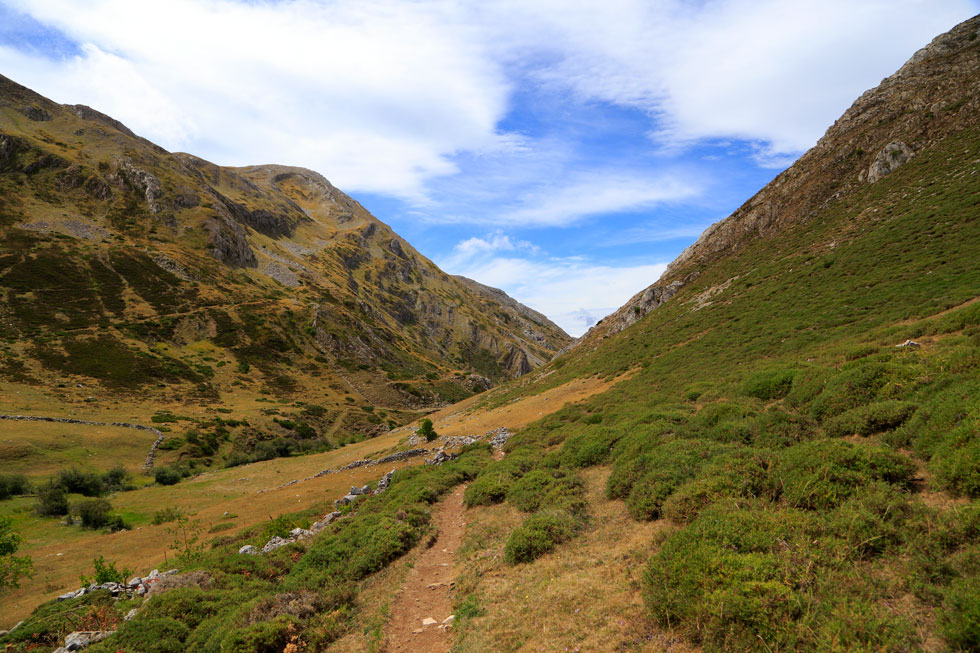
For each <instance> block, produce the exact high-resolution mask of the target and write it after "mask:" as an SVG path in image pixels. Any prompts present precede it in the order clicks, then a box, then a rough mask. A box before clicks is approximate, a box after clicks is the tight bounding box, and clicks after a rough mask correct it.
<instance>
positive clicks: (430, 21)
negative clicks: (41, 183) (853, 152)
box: [0, 0, 980, 336]
mask: <svg viewBox="0 0 980 653" xmlns="http://www.w3.org/2000/svg"><path fill="white" fill-rule="evenodd" d="M978 12H980V0H469V1H467V0H455V1H454V0H282V1H272V0H240V1H234V0H165V1H150V0H87V1H86V2H78V1H77V0H0V74H3V75H5V76H7V77H9V78H11V79H13V80H14V81H16V82H19V83H21V84H23V85H25V86H28V87H30V88H32V89H34V90H35V91H37V92H39V93H41V94H42V95H45V96H47V97H49V98H51V99H53V100H55V101H58V102H63V103H71V104H88V105H90V106H92V107H94V108H96V109H98V110H100V111H102V112H104V113H107V114H109V115H111V116H112V117H114V118H116V119H118V120H121V121H122V122H123V123H125V124H126V125H127V126H128V127H129V128H131V129H132V130H134V131H135V132H136V133H138V134H140V135H142V136H145V137H146V138H149V139H150V140H152V141H154V142H155V143H157V144H159V145H161V146H163V147H165V148H166V149H168V150H170V151H183V152H191V153H193V154H196V155H198V156H201V157H203V158H205V159H208V160H210V161H213V162H215V163H218V164H221V165H232V166H237V165H250V164H261V163H281V164H285V165H298V166H304V167H307V168H311V169H313V170H316V171H318V172H320V173H322V174H323V175H324V176H325V177H327V178H328V179H330V181H331V182H332V183H333V184H334V185H336V186H337V187H338V188H340V189H341V190H343V191H345V192H346V193H348V194H350V195H352V196H353V197H355V198H356V199H357V200H359V201H360V202H361V203H362V204H363V205H364V206H365V207H367V208H368V209H369V210H370V211H371V212H372V213H373V214H374V215H375V216H377V217H378V218H379V219H381V220H382V221H384V222H386V223H388V224H389V225H391V226H392V227H393V228H394V229H395V231H396V232H398V233H399V234H400V235H401V236H402V237H404V238H405V239H406V240H408V241H409V242H410V243H412V245H414V246H415V247H416V249H418V250H419V251H420V252H421V253H422V254H423V255H425V256H427V257H428V258H430V259H432V260H433V261H435V262H436V263H437V264H438V265H439V266H440V267H442V268H443V269H444V270H446V271H447V272H450V273H453V274H462V275H464V276H467V277H471V278H473V279H476V280H477V281H480V282H482V283H485V284H488V285H491V286H495V287H498V288H502V289H503V290H505V291H506V292H507V293H509V294H510V295H511V296H513V297H515V298H516V299H518V300H519V301H521V302H523V303H525V304H527V305H528V306H531V307H532V308H535V309H537V310H539V311H541V312H542V313H544V314H546V315H547V316H548V317H550V318H551V319H552V320H554V321H555V322H557V323H558V324H559V325H560V326H561V327H563V328H564V329H565V330H566V331H567V332H568V333H570V334H572V335H575V336H577V335H580V334H582V333H583V332H584V331H585V330H586V329H587V328H588V327H589V326H591V325H592V324H594V323H595V322H596V321H597V320H599V319H601V318H602V317H603V316H605V315H607V314H608V313H610V312H612V311H613V310H615V309H616V308H618V307H619V306H621V305H622V304H624V303H625V302H626V301H627V300H628V299H629V298H630V297H631V296H632V295H634V294H635V293H637V292H639V291H640V290H642V289H644V288H646V287H647V286H648V285H650V284H651V283H653V282H654V281H656V280H657V278H658V277H659V276H660V274H661V273H662V272H663V271H664V269H665V268H666V265H667V263H669V262H670V261H671V260H672V259H673V258H674V257H676V256H677V255H678V254H679V253H680V252H681V251H682V250H683V249H684V248H685V247H687V246H688V245H689V244H691V243H692V242H693V241H694V240H695V239H696V238H697V236H698V235H699V234H700V233H701V232H702V231H703V230H704V229H705V228H706V227H708V226H709V225H710V224H711V223H713V222H716V221H718V220H721V219H723V218H724V217H726V216H727V215H729V214H730V213H731V212H732V211H733V210H734V209H736V208H737V207H738V206H740V205H741V204H742V203H743V202H744V201H745V200H747V199H748V198H749V197H751V196H752V195H753V194H754V193H755V192H756V191H758V190H759V189H760V188H761V187H762V186H764V185H765V184H766V183H768V181H770V180H771V179H772V178H773V177H774V176H775V175H777V174H778V173H779V172H780V171H781V170H783V169H785V167H787V166H788V165H789V164H791V163H792V162H793V161H794V160H795V159H796V158H797V157H798V156H799V155H801V154H802V153H803V152H805V151H806V150H807V149H808V148H810V147H811V146H812V145H814V144H815V143H816V141H817V139H818V138H819V137H820V136H821V135H822V134H823V132H824V131H825V130H826V128H827V127H828V126H829V125H831V124H832V123H833V122H834V120H835V119H836V118H837V117H838V116H840V114H842V113H843V112H844V111H845V110H846V109H847V107H848V106H850V104H851V103H852V102H853V101H854V100H855V99H856V98H857V97H858V96H859V95H860V94H861V93H862V92H864V91H865V90H867V89H868V88H871V87H873V86H875V85H877V84H878V83H879V82H880V81H881V79H882V78H884V77H887V76H888V75H890V74H892V73H893V72H894V71H895V70H897V69H898V68H899V67H900V66H901V65H902V64H903V63H904V62H905V61H906V60H907V59H908V58H909V57H911V55H912V54H913V53H914V52H915V51H916V50H917V49H919V48H920V47H923V46H924V45H926V44H927V43H928V42H929V41H930V40H931V39H932V38H933V37H935V36H936V35H938V34H941V33H943V32H945V31H947V30H948V29H950V28H951V27H953V26H954V25H955V24H957V23H959V22H961V21H963V20H966V19H967V18H969V17H971V16H973V15H975V14H977V13H978Z"/></svg>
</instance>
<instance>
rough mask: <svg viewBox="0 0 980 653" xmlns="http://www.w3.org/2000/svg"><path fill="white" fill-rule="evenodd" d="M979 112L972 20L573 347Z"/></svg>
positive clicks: (621, 324) (979, 58) (627, 320)
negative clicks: (714, 263) (719, 259)
mask: <svg viewBox="0 0 980 653" xmlns="http://www.w3.org/2000/svg"><path fill="white" fill-rule="evenodd" d="M978 111H980V44H978V43H977V24H976V21H975V20H971V21H967V22H965V23H962V24H960V25H958V26H957V27H956V28H954V29H953V30H951V31H949V32H947V33H946V34H942V35H940V36H937V37H936V38H935V39H934V40H933V41H932V42H931V43H930V44H929V45H927V46H926V47H924V48H922V49H921V50H919V51H918V52H916V53H915V55H913V56H912V58H911V59H909V60H908V62H907V63H906V64H905V65H904V66H902V68H901V69H900V70H898V72H896V73H895V74H893V75H892V76H890V77H888V78H886V79H884V80H882V82H881V84H879V85H878V86H877V87H875V88H873V89H871V90H869V91H867V92H865V93H864V94H863V95H861V97H860V98H858V99H857V100H856V101H855V102H854V104H853V105H852V106H851V107H850V108H849V109H848V110H847V111H846V112H845V113H844V115H842V116H841V117H840V118H839V119H838V120H837V121H836V122H835V123H834V124H833V125H831V126H830V128H828V129H827V132H826V133H825V134H824V136H823V137H822V138H821V139H820V140H819V141H818V142H817V144H816V145H815V146H814V147H813V148H812V149H810V150H809V151H807V152H806V153H805V154H804V155H803V156H801V157H800V158H799V160H797V161H796V162H795V163H794V164H793V165H792V166H790V167H789V168H788V169H787V170H785V171H784V172H782V173H781V174H779V175H778V176H777V177H776V178H775V179H774V180H773V181H772V182H771V183H770V184H768V185H767V186H766V187H765V188H763V189H762V190H760V191H759V192H758V193H757V194H756V195H754V196H753V197H752V198H751V199H749V200H748V201H747V202H745V204H743V205H742V206H741V207H740V208H739V209H738V210H737V211H735V212H734V213H733V214H732V215H731V216H729V217H727V218H725V219H724V220H722V221H720V222H717V223H715V224H713V225H712V226H711V227H709V228H708V229H707V230H706V231H705V232H704V233H703V234H701V236H700V237H699V238H698V240H697V241H696V242H695V243H694V244H692V245H691V246H690V247H688V248H687V249H685V250H684V251H683V252H682V253H681V255H680V256H678V257H677V259H675V260H674V261H673V262H671V264H670V265H669V266H668V267H667V270H666V271H665V272H664V274H663V275H662V277H661V278H660V279H659V280H658V281H657V282H656V283H654V284H652V285H651V286H649V287H648V288H646V289H644V290H643V291H641V292H639V293H637V294H636V295H635V296H634V297H633V298H632V299H630V301H628V302H627V303H626V304H625V305H624V306H622V307H621V308H620V309H618V310H617V311H615V312H614V313H613V314H611V315H610V316H608V317H606V318H605V319H603V320H602V321H601V323H600V324H598V325H596V326H595V327H594V328H593V329H592V330H591V331H590V332H589V333H588V334H586V335H585V336H583V338H581V339H580V340H579V342H588V341H590V340H593V339H601V338H603V337H608V336H609V335H611V334H613V333H617V332H619V331H621V330H623V329H624V328H626V327H628V326H629V325H631V324H633V323H634V322H636V321H637V320H639V319H640V318H642V317H643V316H645V315H646V314H647V313H649V312H650V311H651V310H653V309H655V308H657V307H658V306H660V305H661V304H663V303H664V302H666V301H668V300H669V299H670V298H672V297H673V296H674V295H675V294H676V293H677V291H678V290H680V289H681V288H682V287H684V286H685V285H688V284H690V283H691V282H692V281H693V280H694V279H696V278H697V277H698V275H699V274H700V273H701V272H702V270H704V269H705V268H706V267H707V266H710V265H711V263H712V262H713V261H715V260H717V259H718V258H720V257H724V256H730V255H732V254H734V253H736V252H737V251H738V250H739V249H740V248H742V247H744V246H745V245H746V243H749V242H752V241H754V240H755V239H758V238H767V237H771V236H773V235H774V234H777V233H780V232H782V231H785V230H786V229H788V228H790V227H793V226H795V225H800V224H803V223H806V222H807V221H808V220H811V219H813V218H814V217H815V216H816V215H817V213H818V212H819V211H821V210H823V209H824V208H826V207H827V206H828V205H830V204H831V203H833V202H839V201H841V200H842V199H843V198H846V197H848V196H850V195H852V194H853V193H854V192H855V191H857V190H859V189H861V188H862V187H864V186H866V185H867V184H873V183H875V182H877V181H878V180H879V179H881V178H883V177H884V176H886V175H888V174H889V173H891V172H892V171H894V170H896V169H897V168H898V167H900V166H901V165H902V164H904V163H905V162H906V161H908V160H909V159H911V158H912V157H914V156H916V154H917V153H919V152H922V151H923V150H927V149H929V148H931V147H933V146H935V145H936V144H937V143H939V142H941V141H942V140H943V139H944V138H946V137H948V136H949V135H950V134H954V133H957V132H959V131H962V130H963V129H964V128H966V127H968V126H971V125H974V124H975V123H976V116H977V113H978ZM717 291H718V289H717V288H715V289H709V290H708V291H707V292H708V293H709V294H710V293H714V292H717ZM702 300H703V301H709V300H710V298H709V297H708V296H704V297H702ZM577 344H578V343H575V344H573V346H577Z"/></svg>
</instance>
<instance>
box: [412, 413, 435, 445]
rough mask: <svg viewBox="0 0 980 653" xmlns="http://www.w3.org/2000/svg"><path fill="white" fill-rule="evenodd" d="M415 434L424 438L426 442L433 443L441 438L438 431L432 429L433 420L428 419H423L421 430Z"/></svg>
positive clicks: (420, 424) (420, 425) (420, 423)
mask: <svg viewBox="0 0 980 653" xmlns="http://www.w3.org/2000/svg"><path fill="white" fill-rule="evenodd" d="M415 434H416V435H421V436H423V437H424V438H425V441H426V442H432V441H433V440H435V439H436V438H438V437H439V434H438V433H436V430H435V429H434V428H432V420H431V419H429V418H428V417H423V418H422V421H421V422H419V430H417V431H416V432H415Z"/></svg>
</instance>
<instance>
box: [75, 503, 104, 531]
mask: <svg viewBox="0 0 980 653" xmlns="http://www.w3.org/2000/svg"><path fill="white" fill-rule="evenodd" d="M75 511H76V512H77V513H78V517H79V519H81V521H82V528H92V529H96V528H104V527H106V526H108V525H109V523H110V515H109V513H110V512H111V511H112V506H111V505H110V504H109V502H108V501H106V500H105V499H87V500H85V501H80V502H79V503H77V504H75Z"/></svg>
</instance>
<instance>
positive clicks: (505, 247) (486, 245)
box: [453, 229, 538, 257]
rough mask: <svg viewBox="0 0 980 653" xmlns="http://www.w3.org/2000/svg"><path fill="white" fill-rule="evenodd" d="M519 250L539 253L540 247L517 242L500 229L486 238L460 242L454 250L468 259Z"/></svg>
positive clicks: (522, 241) (524, 241)
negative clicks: (476, 255)
mask: <svg viewBox="0 0 980 653" xmlns="http://www.w3.org/2000/svg"><path fill="white" fill-rule="evenodd" d="M517 249H523V250H527V251H529V252H532V253H533V252H537V251H538V247H537V246H536V245H534V244H533V243H530V242H528V241H526V240H515V239H513V238H511V237H510V236H508V235H507V234H505V233H504V232H503V231H500V230H499V229H498V230H497V231H495V232H493V233H491V234H487V235H486V236H485V237H483V238H480V237H478V236H474V237H472V238H467V239H466V240H464V241H462V242H460V243H459V244H457V245H456V247H454V248H453V250H454V252H455V253H456V254H457V255H458V256H462V257H468V256H472V255H474V254H479V253H486V252H501V251H503V252H512V251H514V250H517Z"/></svg>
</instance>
